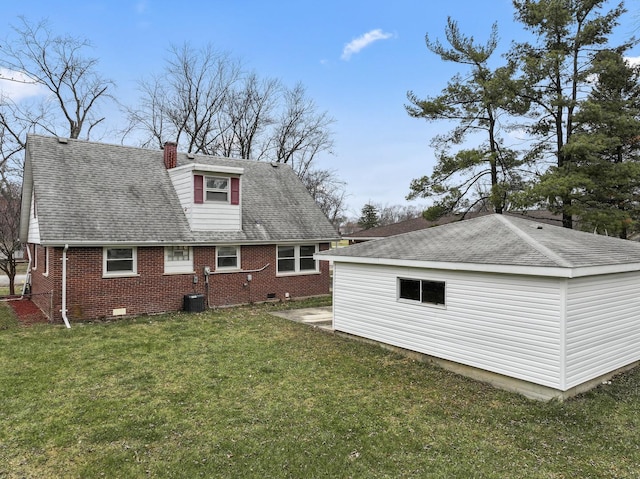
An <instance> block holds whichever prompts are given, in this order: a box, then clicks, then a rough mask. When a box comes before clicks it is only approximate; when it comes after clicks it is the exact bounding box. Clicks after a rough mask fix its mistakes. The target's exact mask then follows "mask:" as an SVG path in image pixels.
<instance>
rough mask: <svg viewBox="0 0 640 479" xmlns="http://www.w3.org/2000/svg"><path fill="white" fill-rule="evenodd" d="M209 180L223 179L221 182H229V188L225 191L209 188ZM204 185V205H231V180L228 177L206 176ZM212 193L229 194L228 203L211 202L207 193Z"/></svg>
mask: <svg viewBox="0 0 640 479" xmlns="http://www.w3.org/2000/svg"><path fill="white" fill-rule="evenodd" d="M209 178H217V179H221V180H227V187H226V188H225V189H224V190H223V189H219V188H207V179H209ZM203 183H204V184H203V185H202V189H203V192H202V195H203V198H202V199H203V200H204V203H214V204H215V203H218V204H225V203H226V204H230V203H231V178H230V177H228V176H220V175H205V177H204V179H203ZM209 191H212V192H215V193H222V192H224V193H226V194H227V200H226V201H220V200H209V199H207V192H209Z"/></svg>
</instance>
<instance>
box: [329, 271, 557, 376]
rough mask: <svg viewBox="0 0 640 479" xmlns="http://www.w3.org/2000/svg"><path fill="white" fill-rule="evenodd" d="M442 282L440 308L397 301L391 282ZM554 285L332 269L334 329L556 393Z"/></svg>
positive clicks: (478, 276) (548, 281) (425, 273)
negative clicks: (443, 294) (442, 303)
mask: <svg viewBox="0 0 640 479" xmlns="http://www.w3.org/2000/svg"><path fill="white" fill-rule="evenodd" d="M400 277H402V278H416V279H425V280H428V281H442V282H445V283H446V307H441V308H437V307H425V305H423V304H421V303H417V302H414V303H412V302H409V301H406V302H405V301H398V298H397V281H398V278H400ZM560 281H561V280H558V279H547V278H533V277H527V278H524V277H519V276H515V275H500V274H483V273H469V272H455V271H442V270H423V269H418V268H405V267H394V266H381V265H361V264H350V263H341V262H335V264H334V328H335V329H336V330H339V331H344V332H347V333H351V334H354V335H358V336H362V337H365V338H369V339H373V340H376V341H380V342H383V343H387V344H391V345H394V346H398V347H402V348H405V349H409V350H413V351H418V352H421V353H424V354H428V355H432V356H435V357H439V358H442V359H447V360H450V361H455V362H458V363H461V364H466V365H469V366H473V367H477V368H480V369H484V370H487V371H492V372H495V373H499V374H504V375H507V376H511V377H515V378H519V379H523V380H525V381H530V382H533V383H537V384H542V385H545V386H549V387H553V388H559V387H560V383H561V379H562V374H561V361H560V357H561V353H562V346H561V329H562V328H561V326H560V316H561V311H562V307H561V305H562V294H561V292H560V288H559V282H560Z"/></svg>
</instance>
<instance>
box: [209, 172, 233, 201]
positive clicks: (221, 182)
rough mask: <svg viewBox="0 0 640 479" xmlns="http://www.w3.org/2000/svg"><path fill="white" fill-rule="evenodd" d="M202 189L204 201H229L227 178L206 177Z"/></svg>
mask: <svg viewBox="0 0 640 479" xmlns="http://www.w3.org/2000/svg"><path fill="white" fill-rule="evenodd" d="M204 189H205V196H204V197H205V201H221V202H224V203H227V202H228V201H229V178H224V177H221V176H206V177H205V187H204Z"/></svg>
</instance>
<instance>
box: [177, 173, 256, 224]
mask: <svg viewBox="0 0 640 479" xmlns="http://www.w3.org/2000/svg"><path fill="white" fill-rule="evenodd" d="M167 172H168V173H169V178H171V182H172V183H173V187H174V188H175V190H176V193H177V194H178V198H179V199H180V204H181V205H182V208H183V210H184V213H185V215H186V217H187V219H188V221H189V225H190V226H191V230H192V231H240V230H241V229H242V194H241V192H242V188H241V184H242V174H243V173H244V168H239V167H234V166H221V165H220V166H216V165H205V164H199V163H191V164H188V165H184V166H179V167H177V168H171V169H170V170H167Z"/></svg>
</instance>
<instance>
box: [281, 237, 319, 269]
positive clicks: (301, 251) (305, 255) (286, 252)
mask: <svg viewBox="0 0 640 479" xmlns="http://www.w3.org/2000/svg"><path fill="white" fill-rule="evenodd" d="M317 252H318V245H317V244H302V245H280V246H278V251H277V264H278V274H305V273H316V272H318V262H317V261H316V260H315V259H314V258H313V255H314V254H316V253H317Z"/></svg>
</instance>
